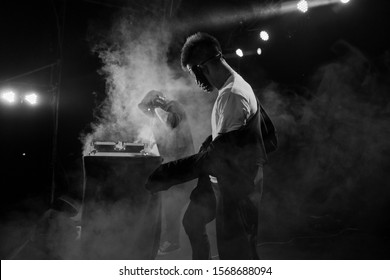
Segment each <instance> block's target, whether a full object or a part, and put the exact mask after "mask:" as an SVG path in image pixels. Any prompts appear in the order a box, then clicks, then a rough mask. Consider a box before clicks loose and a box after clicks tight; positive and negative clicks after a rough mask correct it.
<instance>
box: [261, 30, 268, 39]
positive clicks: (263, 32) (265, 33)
mask: <svg viewBox="0 0 390 280" xmlns="http://www.w3.org/2000/svg"><path fill="white" fill-rule="evenodd" d="M260 38H261V40H263V41H268V39H269V34H268V32H267V31H264V30H263V31H261V32H260Z"/></svg>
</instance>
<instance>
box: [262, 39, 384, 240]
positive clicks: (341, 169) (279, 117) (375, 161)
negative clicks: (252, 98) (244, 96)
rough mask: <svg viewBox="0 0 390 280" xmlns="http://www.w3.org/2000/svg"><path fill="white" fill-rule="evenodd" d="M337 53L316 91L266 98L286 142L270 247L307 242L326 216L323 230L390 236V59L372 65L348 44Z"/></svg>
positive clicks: (266, 211) (274, 189) (274, 179)
mask: <svg viewBox="0 0 390 280" xmlns="http://www.w3.org/2000/svg"><path fill="white" fill-rule="evenodd" d="M333 51H334V52H335V53H336V54H337V57H338V59H336V60H335V61H333V62H331V63H329V64H327V65H323V66H322V67H320V68H319V69H318V70H317V71H316V72H315V73H314V75H313V77H312V80H311V85H310V86H309V87H308V88H305V89H303V90H301V92H296V91H294V90H291V89H284V88H283V87H282V86H279V85H276V84H271V85H269V86H268V87H267V88H265V90H264V91H263V92H262V98H261V99H262V100H263V103H264V104H265V107H266V108H268V110H269V111H270V112H271V115H272V116H273V119H274V121H275V124H276V127H277V129H278V132H279V141H280V147H279V150H278V151H277V152H276V153H275V154H273V155H271V156H270V164H269V166H268V167H267V168H266V177H265V178H266V185H265V189H266V194H265V197H264V199H263V218H264V219H265V225H263V229H264V232H263V234H264V235H263V238H264V240H270V239H271V238H272V240H273V241H275V239H278V238H280V239H281V240H285V239H286V238H288V237H296V236H299V235H302V233H303V232H305V229H307V227H308V226H310V221H313V220H315V218H318V217H327V219H328V220H327V222H326V224H325V225H317V226H318V227H321V230H323V231H332V230H336V228H338V229H342V228H347V227H355V228H358V229H359V230H362V231H365V232H367V231H369V232H373V233H375V234H383V233H384V231H385V230H388V222H389V221H388V219H386V217H385V215H384V213H387V212H388V205H389V201H390V190H389V188H388V182H389V179H390V178H389V174H388V172H386V170H388V168H389V166H390V157H389V152H390V142H389V140H388V139H390V138H389V137H390V115H389V113H390V107H389V95H388V92H389V86H390V79H389V74H390V73H389V65H388V62H386V61H387V60H386V57H387V56H388V54H387V56H386V55H383V56H381V57H380V58H376V59H371V58H368V57H367V56H365V55H363V54H362V52H361V51H359V50H358V49H356V48H355V47H353V46H351V45H350V44H348V43H347V42H344V41H340V42H337V43H336V44H335V45H334V46H333ZM323 220H324V219H323ZM317 229H318V228H317Z"/></svg>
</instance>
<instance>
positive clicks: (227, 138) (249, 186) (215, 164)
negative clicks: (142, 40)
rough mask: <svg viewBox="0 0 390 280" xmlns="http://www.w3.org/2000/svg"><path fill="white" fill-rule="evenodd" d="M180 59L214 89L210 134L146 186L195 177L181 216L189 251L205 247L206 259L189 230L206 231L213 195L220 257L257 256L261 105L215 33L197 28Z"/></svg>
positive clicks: (206, 86) (155, 187)
mask: <svg viewBox="0 0 390 280" xmlns="http://www.w3.org/2000/svg"><path fill="white" fill-rule="evenodd" d="M181 64H182V67H183V68H184V69H187V70H188V71H189V72H190V73H191V74H193V76H194V78H195V79H196V82H197V84H198V85H199V86H200V87H201V88H202V89H203V90H205V91H206V92H212V91H213V90H214V89H217V90H218V97H217V99H216V101H215V104H214V108H213V111H212V115H211V126H212V135H211V137H209V138H208V139H207V140H206V141H205V143H204V144H203V145H202V148H201V151H200V152H199V153H198V154H197V155H194V156H191V157H187V158H183V159H180V160H178V161H173V162H170V163H167V164H164V165H162V166H160V167H159V168H158V169H157V170H156V171H155V172H154V173H153V174H152V175H151V176H150V177H149V181H148V183H147V185H146V188H147V189H149V190H151V191H161V190H164V189H167V188H169V187H170V185H172V184H173V183H176V182H182V181H186V180H189V179H193V178H194V177H195V178H198V179H199V180H198V185H197V187H196V188H195V189H194V190H193V192H192V194H191V197H190V199H191V201H190V204H189V206H188V208H187V211H186V213H185V215H184V220H183V225H184V228H185V229H186V232H187V234H188V236H189V239H190V241H191V245H192V249H193V251H194V248H196V247H198V248H203V249H202V250H203V251H202V252H203V253H202V255H201V257H200V258H205V254H204V252H205V251H206V250H207V242H205V240H206V241H207V237H205V238H204V239H202V240H195V239H194V238H192V236H197V237H199V233H198V234H197V235H193V234H192V232H191V231H194V230H198V231H199V230H202V231H204V234H205V228H206V224H207V223H208V222H209V221H210V220H211V219H210V217H211V215H213V214H214V209H213V208H212V207H213V197H214V195H215V197H216V209H215V216H216V227H217V246H218V253H219V258H220V259H258V258H259V257H258V254H257V250H256V238H257V228H258V217H259V215H258V210H259V204H260V197H261V192H262V179H263V169H262V167H263V164H264V163H265V161H266V152H265V148H264V143H263V139H262V135H261V128H260V127H261V126H260V122H261V117H260V113H259V111H260V104H259V102H258V101H257V99H256V96H255V94H254V92H253V90H252V88H251V86H250V85H249V84H248V83H247V82H246V81H245V80H244V79H243V78H242V77H241V76H240V75H238V74H237V73H236V72H235V71H234V70H233V69H232V68H231V67H230V66H229V64H228V63H227V62H226V61H225V59H224V58H223V56H222V50H221V47H220V44H219V42H218V41H217V40H216V39H215V38H214V37H213V36H211V35H209V34H206V33H196V34H194V35H192V36H190V37H188V38H187V40H186V42H185V44H184V46H183V48H182V53H181ZM210 181H211V182H212V183H211V182H210ZM210 190H211V191H210ZM201 210H202V211H201ZM203 216H204V217H205V218H204V219H203V223H204V224H203V225H202V227H200V226H199V224H200V222H199V220H200V219H202V217H203ZM193 221H196V222H193ZM191 225H196V229H194V227H191ZM196 250H198V251H199V249H196ZM193 253H194V252H193ZM193 258H194V254H193Z"/></svg>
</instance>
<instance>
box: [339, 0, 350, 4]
mask: <svg viewBox="0 0 390 280" xmlns="http://www.w3.org/2000/svg"><path fill="white" fill-rule="evenodd" d="M340 2H341V3H343V4H347V3H348V2H349V0H340Z"/></svg>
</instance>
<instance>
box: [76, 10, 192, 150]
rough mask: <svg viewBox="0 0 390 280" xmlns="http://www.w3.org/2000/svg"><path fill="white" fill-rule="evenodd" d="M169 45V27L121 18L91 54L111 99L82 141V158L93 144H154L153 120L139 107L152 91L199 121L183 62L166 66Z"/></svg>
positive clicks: (108, 99)
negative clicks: (175, 102) (97, 61)
mask: <svg viewBox="0 0 390 280" xmlns="http://www.w3.org/2000/svg"><path fill="white" fill-rule="evenodd" d="M171 40H172V34H171V33H170V32H169V27H168V25H166V24H164V23H163V21H162V20H161V21H158V22H156V20H153V21H151V20H150V19H137V20H135V19H133V18H128V17H122V18H120V20H118V21H117V22H115V23H114V24H113V27H112V28H111V29H110V31H109V32H107V36H106V37H104V39H101V40H99V42H97V43H95V44H94V46H93V48H92V49H93V52H94V53H96V54H97V55H98V56H99V58H100V59H101V61H102V63H103V67H102V68H101V69H100V73H101V74H102V75H103V76H104V78H105V79H106V94H107V98H106V99H105V101H104V102H103V104H102V105H101V106H100V107H99V108H98V111H96V119H97V120H96V122H95V123H94V124H93V125H92V133H90V134H87V135H84V136H83V137H82V138H83V141H84V144H85V146H84V147H85V148H84V154H88V151H89V145H90V143H91V141H93V140H95V141H96V140H98V141H129V142H148V141H150V137H151V135H152V133H151V131H150V130H149V127H150V120H149V119H148V118H145V115H144V114H143V113H142V112H141V111H140V110H139V109H138V107H137V105H138V103H139V102H140V101H141V100H142V98H143V97H144V96H145V94H146V93H147V92H148V91H150V90H158V91H161V92H163V93H164V94H165V95H166V96H167V97H168V98H171V99H178V100H180V101H181V102H182V103H184V105H185V106H187V108H186V109H187V112H188V113H189V115H190V116H194V117H197V116H196V115H198V113H195V115H194V114H192V113H194V112H196V110H193V109H191V107H190V105H191V104H192V103H193V102H191V101H189V100H191V98H193V94H194V83H191V81H189V79H188V78H183V75H182V74H181V72H182V70H181V69H180V68H179V67H178V66H179V62H177V66H176V65H174V66H173V67H171V66H169V65H168V52H169V47H170V44H171V43H172V42H171ZM198 105H199V104H198ZM194 134H195V133H194Z"/></svg>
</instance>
